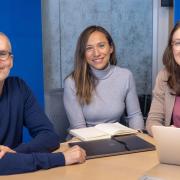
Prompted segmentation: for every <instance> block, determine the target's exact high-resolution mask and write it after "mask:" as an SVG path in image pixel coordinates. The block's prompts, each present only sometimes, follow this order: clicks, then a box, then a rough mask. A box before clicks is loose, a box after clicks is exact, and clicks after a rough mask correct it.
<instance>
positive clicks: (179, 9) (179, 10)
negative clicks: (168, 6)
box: [174, 0, 180, 22]
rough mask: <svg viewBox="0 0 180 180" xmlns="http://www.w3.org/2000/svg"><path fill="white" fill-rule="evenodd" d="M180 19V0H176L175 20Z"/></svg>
mask: <svg viewBox="0 0 180 180" xmlns="http://www.w3.org/2000/svg"><path fill="white" fill-rule="evenodd" d="M177 21H180V0H174V22H177Z"/></svg>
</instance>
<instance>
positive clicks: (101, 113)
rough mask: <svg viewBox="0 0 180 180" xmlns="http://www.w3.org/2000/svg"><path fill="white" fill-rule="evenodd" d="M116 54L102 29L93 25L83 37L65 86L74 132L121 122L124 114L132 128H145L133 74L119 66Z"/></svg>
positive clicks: (66, 100) (67, 110) (80, 38)
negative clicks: (102, 124) (100, 124)
mask: <svg viewBox="0 0 180 180" xmlns="http://www.w3.org/2000/svg"><path fill="white" fill-rule="evenodd" d="M115 52H116V50H115V44H114V42H113V39H112V38H111V36H110V34H109V33H108V32H107V31H106V29H104V28H103V27H100V26H90V27H87V28H86V29H85V30H84V31H83V32H82V33H81V34H80V37H79V39H78V42H77V46H76V51H75V67H74V70H73V72H72V73H71V74H70V75H69V76H68V77H67V78H66V79H65V85H64V105H65V109H66V112H67V116H68V118H69V121H70V128H71V129H72V128H82V127H86V126H94V125H97V124H99V123H108V122H112V123H113V122H119V121H120V119H121V117H122V116H123V114H124V112H125V111H126V112H127V119H128V123H129V126H130V127H131V128H134V129H142V128H143V119H142V114H141V111H140V107H139V102H138V98H137V94H136V87H135V82H134V78H133V75H132V73H131V72H130V71H129V70H127V69H125V68H120V67H118V66H116V53H115ZM72 107H73V108H72Z"/></svg>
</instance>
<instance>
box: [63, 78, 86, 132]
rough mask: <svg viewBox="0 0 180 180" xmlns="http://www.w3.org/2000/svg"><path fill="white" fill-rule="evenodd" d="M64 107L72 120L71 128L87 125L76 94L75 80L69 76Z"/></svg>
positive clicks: (65, 89)
mask: <svg viewBox="0 0 180 180" xmlns="http://www.w3.org/2000/svg"><path fill="white" fill-rule="evenodd" d="M63 100H64V107H65V110H66V113H67V117H68V119H69V122H70V128H71V129H76V128H83V127H86V121H85V118H84V115H83V111H82V107H81V105H80V103H79V101H78V98H77V96H76V88H75V84H74V81H73V80H72V79H71V78H70V77H68V78H67V79H66V80H65V83H64V97H63Z"/></svg>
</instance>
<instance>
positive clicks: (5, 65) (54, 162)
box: [0, 32, 86, 175]
mask: <svg viewBox="0 0 180 180" xmlns="http://www.w3.org/2000/svg"><path fill="white" fill-rule="evenodd" d="M12 67H13V54H12V48H11V43H10V41H9V39H8V37H7V36H6V35H5V34H3V33H1V32H0V175H7V174H16V173H25V172H32V171H36V170H39V169H48V168H52V167H57V166H64V165H69V164H74V163H82V162H84V161H85V159H86V153H85V151H84V150H83V149H81V148H80V147H78V146H75V147H72V148H70V149H68V150H67V151H65V152H63V153H50V152H52V151H53V150H55V149H57V148H58V147H59V138H58V136H57V135H56V134H55V132H54V129H53V126H52V124H51V123H50V121H49V120H48V118H47V117H46V115H45V113H44V112H43V111H42V110H41V108H40V107H39V105H38V103H37V101H36V99H35V97H34V96H33V94H32V92H31V90H30V88H29V87H28V86H27V85H26V83H25V82H24V81H23V80H22V79H20V78H18V77H8V75H9V72H10V70H11V68H12ZM24 126H25V127H26V128H27V129H28V130H29V132H30V135H31V136H32V140H31V141H30V142H28V143H22V136H23V127H24Z"/></svg>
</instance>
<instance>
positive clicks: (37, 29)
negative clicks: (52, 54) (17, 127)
mask: <svg viewBox="0 0 180 180" xmlns="http://www.w3.org/2000/svg"><path fill="white" fill-rule="evenodd" d="M0 17H1V23H0V31H1V32H4V33H5V34H7V35H8V36H9V38H10V40H11V42H12V47H13V54H14V67H13V69H12V71H11V75H15V76H19V77H21V78H23V79H24V80H25V81H26V82H27V84H28V85H29V86H30V88H31V89H32V91H33V93H34V95H35V96H36V98H37V100H38V101H39V103H40V105H41V106H42V108H43V106H44V94H43V92H44V90H43V64H42V63H43V60H42V28H41V0H30V1H25V0H15V1H14V0H5V1H1V10H0ZM24 134H25V135H24V140H25V141H27V140H29V138H30V137H29V135H28V133H27V131H26V130H25V133H24Z"/></svg>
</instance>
